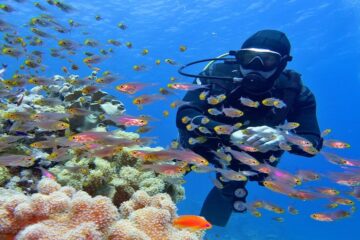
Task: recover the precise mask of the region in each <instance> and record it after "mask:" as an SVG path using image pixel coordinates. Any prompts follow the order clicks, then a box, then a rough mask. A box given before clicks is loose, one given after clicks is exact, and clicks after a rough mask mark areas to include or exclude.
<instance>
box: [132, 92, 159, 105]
mask: <svg viewBox="0 0 360 240" xmlns="http://www.w3.org/2000/svg"><path fill="white" fill-rule="evenodd" d="M163 99H164V97H163V96H162V95H160V94H151V95H148V94H143V95H141V96H139V97H137V98H135V99H134V100H133V104H135V105H138V106H141V105H144V104H149V103H152V102H154V101H156V100H163Z"/></svg>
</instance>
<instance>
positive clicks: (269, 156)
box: [176, 30, 323, 226]
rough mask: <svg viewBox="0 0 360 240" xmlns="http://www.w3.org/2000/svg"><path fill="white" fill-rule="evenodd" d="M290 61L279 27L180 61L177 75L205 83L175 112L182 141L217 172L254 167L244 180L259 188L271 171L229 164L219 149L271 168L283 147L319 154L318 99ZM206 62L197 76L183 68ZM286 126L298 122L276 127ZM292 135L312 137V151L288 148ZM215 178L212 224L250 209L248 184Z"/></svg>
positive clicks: (208, 205) (208, 206) (205, 210)
mask: <svg viewBox="0 0 360 240" xmlns="http://www.w3.org/2000/svg"><path fill="white" fill-rule="evenodd" d="M226 56H227V57H226ZM228 56H230V58H229V57H228ZM291 60H292V57H291V56H290V42H289V40H288V38H287V36H286V35H285V34H284V33H282V32H280V31H277V30H262V31H259V32H256V33H255V34H254V35H252V36H251V37H249V38H248V39H247V40H246V41H245V42H244V43H243V45H242V47H241V49H240V50H237V51H230V52H229V53H228V54H223V55H221V56H220V57H218V58H213V59H205V60H199V61H196V62H192V63H189V64H187V65H184V66H182V67H181V68H180V69H179V73H180V74H182V75H185V76H189V77H195V80H194V84H197V85H202V86H204V87H203V88H196V89H194V90H191V91H188V92H187V93H186V95H185V97H184V99H183V101H184V102H186V103H185V104H184V105H182V106H181V107H180V108H179V109H178V112H177V116H176V125H177V128H178V130H179V138H180V139H179V141H180V144H181V146H182V147H183V148H188V149H191V150H192V151H194V152H196V153H197V154H199V155H201V156H203V157H205V158H206V159H207V160H208V161H209V162H210V163H211V164H213V165H214V166H215V167H216V168H217V169H223V170H229V169H230V170H233V171H236V172H240V171H241V172H245V171H252V172H255V174H254V175H251V174H249V177H248V178H247V179H248V180H250V181H257V182H258V183H259V185H263V184H262V182H263V181H264V180H265V179H266V177H267V176H268V175H267V174H265V173H262V172H259V171H256V170H254V168H252V167H251V166H249V165H246V164H243V163H241V162H240V161H237V160H234V159H233V160H231V161H229V162H228V163H227V164H224V160H222V159H221V158H219V155H220V154H218V153H219V152H221V151H222V152H223V153H226V149H229V148H231V149H234V150H236V151H244V152H246V153H247V154H249V155H251V156H252V157H254V158H255V159H256V160H258V161H259V162H260V163H265V164H269V165H271V166H273V167H276V165H277V163H278V161H274V159H279V158H280V157H281V155H282V154H283V153H284V150H287V151H288V152H290V153H293V154H297V155H302V156H306V157H312V156H314V155H315V154H316V153H317V151H319V150H320V149H321V147H322V141H323V140H322V138H321V135H320V129H319V126H318V121H317V117H316V101H315V97H314V95H313V93H312V92H311V91H310V90H309V88H307V87H306V86H304V85H303V84H302V81H301V75H300V74H299V73H297V72H295V71H292V70H286V69H285V68H286V66H287V63H288V62H289V61H291ZM208 61H211V62H210V63H209V64H208V65H207V66H206V67H205V69H204V70H203V71H202V72H201V73H200V74H198V75H194V74H189V73H185V72H184V69H185V68H186V67H188V66H190V65H194V64H197V63H201V62H208ZM216 61H222V62H218V63H216ZM205 96H206V97H205ZM264 99H268V102H266V103H269V104H265V103H264V101H263V100H264ZM275 101H277V103H274V102H275ZM259 103H260V104H259ZM230 110H232V111H230ZM239 110H240V111H239ZM231 113H232V114H231ZM189 119H190V120H189ZM189 122H190V123H189ZM286 123H296V124H297V128H293V129H287V130H286V131H285V130H284V129H281V128H279V126H284V124H286ZM229 126H231V127H229ZM244 130H247V133H251V134H246V131H244ZM291 134H292V136H298V137H301V138H302V139H306V140H307V141H308V142H310V143H311V148H310V149H311V151H309V148H305V147H302V146H301V145H296V144H293V145H291V149H285V148H284V145H285V146H288V145H287V143H289V141H287V140H288V139H287V136H291ZM269 136H271V137H269ZM244 146H246V147H248V148H249V147H251V148H253V149H256V151H253V150H251V151H250V150H247V149H246V148H245V147H244ZM224 149H225V150H224ZM217 181H219V182H220V183H221V187H220V188H219V187H216V186H215V187H214V188H213V189H212V190H211V191H210V193H209V194H208V196H207V198H206V200H205V202H204V204H203V207H202V209H201V213H200V215H202V216H204V217H205V218H206V219H207V220H209V221H210V222H211V223H212V224H214V225H217V226H225V225H226V224H227V222H228V220H229V218H230V216H231V214H232V212H233V211H235V212H245V211H246V210H247V206H246V196H247V195H248V192H247V190H246V188H245V185H246V181H233V180H229V179H225V178H224V177H223V176H222V174H220V173H219V172H217Z"/></svg>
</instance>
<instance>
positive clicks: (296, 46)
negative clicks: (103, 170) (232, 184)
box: [0, 0, 360, 240]
mask: <svg viewBox="0 0 360 240" xmlns="http://www.w3.org/2000/svg"><path fill="white" fill-rule="evenodd" d="M39 2H40V3H41V4H42V5H44V6H45V7H46V8H47V9H48V11H46V12H44V13H47V14H50V15H52V16H54V18H56V19H57V20H58V21H59V22H60V23H63V24H64V25H65V24H67V21H68V20H69V19H74V20H75V21H76V22H79V23H80V24H81V25H82V26H81V27H79V28H76V29H73V30H72V31H71V33H66V34H60V33H56V32H51V31H50V32H49V33H51V34H53V35H54V36H55V38H56V40H59V39H71V40H74V41H77V42H79V43H82V42H83V41H84V40H85V39H87V38H92V39H96V40H98V41H99V42H100V43H101V45H100V47H99V48H104V49H108V48H109V47H110V46H109V45H108V44H107V43H106V42H107V40H108V39H118V40H120V41H121V42H126V41H131V42H132V43H133V48H131V49H128V48H126V47H125V46H121V47H118V48H116V47H113V48H114V50H115V53H114V54H112V55H109V58H108V59H105V60H104V61H103V62H102V63H100V64H97V65H96V66H97V67H99V68H101V70H109V71H111V72H113V73H117V74H119V75H120V76H122V80H121V81H120V82H133V81H140V82H147V83H158V85H157V86H154V87H153V88H149V89H146V90H144V91H143V92H142V93H154V92H155V91H157V90H158V88H159V87H164V86H166V84H167V83H169V82H170V77H177V78H179V80H178V81H179V82H190V81H192V79H186V78H184V77H182V76H180V75H179V74H178V73H177V68H178V66H171V65H168V64H165V63H164V62H163V60H164V59H165V58H171V59H174V60H175V61H177V62H178V63H180V64H185V63H187V62H190V61H194V60H199V59H204V58H212V57H216V56H218V55H220V54H223V53H225V52H228V51H229V50H235V49H238V48H239V47H240V46H241V44H242V42H243V41H244V40H245V39H246V38H247V37H249V36H250V35H251V34H253V33H254V32H256V31H258V30H261V29H278V30H281V31H283V32H285V33H286V34H287V36H288V37H289V39H290V41H291V44H292V50H291V53H292V56H293V57H294V60H293V61H292V62H291V63H289V65H288V68H289V69H294V70H296V71H298V72H300V73H301V74H302V78H303V82H304V84H305V85H307V86H308V87H309V88H310V89H311V90H312V91H313V93H314V94H315V96H316V100H317V113H318V120H319V124H320V127H321V129H326V128H331V129H332V133H331V138H335V139H340V140H344V141H346V142H349V143H350V144H351V146H352V147H351V148H350V149H346V150H339V151H333V152H336V153H339V154H340V155H342V156H345V157H349V158H352V159H359V158H360V151H359V150H358V149H359V147H360V146H359V142H358V138H359V135H360V127H359V123H360V121H359V115H360V111H359V109H360V108H359V105H360V101H359V88H360V73H359V70H360V61H359V59H360V50H359V49H360V48H359V43H360V1H358V0H336V1H335V0H333V1H320V0H315V1H314V0H301V1H300V0H284V1H280V0H267V1H266V0H255V1H250V0H196V1H191V0H184V1H181V0H168V1H165V0H161V1H160V0H138V1H130V0H128V1H126V0H124V1H119V0H118V1H100V0H94V1H85V0H76V1H67V3H69V4H71V5H72V6H73V7H74V8H75V11H73V12H70V13H64V12H62V11H60V10H59V9H56V8H55V7H53V6H50V5H48V4H47V3H46V1H39ZM2 3H8V4H11V5H12V6H13V7H14V8H15V11H14V12H11V13H5V12H1V14H0V18H1V19H2V20H5V21H7V22H8V23H11V24H13V25H14V26H16V30H17V31H18V32H19V34H20V35H22V36H26V35H29V34H30V31H29V27H28V26H25V24H26V23H28V21H29V20H30V18H31V17H35V16H37V15H39V14H41V13H43V12H42V11H40V10H39V9H37V8H35V7H34V6H33V3H34V1H24V2H23V3H17V2H16V1H2ZM96 15H100V16H101V17H102V20H100V21H97V20H95V16H96ZM119 22H123V23H125V24H126V25H127V26H128V28H127V29H126V30H121V29H119V28H118V27H117V24H118V23H119ZM83 32H88V33H89V35H83V34H82V33H83ZM56 40H55V39H44V43H45V44H44V45H43V46H41V47H34V48H32V49H33V50H35V49H37V50H40V51H43V52H44V53H45V55H44V57H43V64H44V65H45V66H46V72H45V73H43V74H44V75H46V76H52V75H54V74H60V75H62V74H64V73H63V72H62V71H61V67H62V66H66V67H68V68H69V67H70V65H71V64H69V63H68V62H67V61H65V60H61V59H58V58H52V57H51V56H50V55H49V49H50V48H52V47H57V43H56ZM0 41H1V42H2V40H0ZM180 45H185V46H187V47H188V49H187V50H186V51H185V52H180V51H179V46H180ZM145 48H146V49H149V54H148V55H146V56H142V55H141V51H142V50H143V49H145ZM85 51H94V50H93V49H92V48H85V47H81V48H79V49H78V50H77V51H76V52H77V54H76V55H73V56H70V58H71V59H72V60H73V61H74V62H75V63H77V64H78V65H79V66H80V70H79V71H77V72H72V73H74V74H79V75H81V76H87V75H89V74H90V72H91V70H90V69H89V68H88V67H87V66H86V65H84V64H82V59H83V58H84V54H83V52H85ZM156 59H161V60H162V63H161V64H160V65H159V66H156V65H155V60H156ZM23 61H24V58H23V57H22V58H19V59H18V60H16V59H14V58H11V57H8V56H4V55H0V63H6V64H8V65H9V68H8V70H7V73H6V74H10V73H13V72H14V71H15V70H17V69H19V66H20V65H21V64H22V63H23ZM135 64H138V65H139V64H144V65H145V66H146V68H147V69H146V70H145V71H142V72H135V71H133V69H132V67H133V65H135ZM203 66H204V65H200V66H196V67H193V68H191V71H193V72H194V73H197V72H199V71H200V70H201V69H202V67H203ZM5 76H8V77H10V75H5ZM117 83H118V82H117ZM117 83H115V84H117ZM114 86H115V85H111V86H108V87H107V88H104V90H105V91H107V92H109V93H111V94H113V95H115V96H117V97H118V98H119V99H120V100H121V101H122V102H123V103H124V104H125V106H126V109H127V110H126V112H127V113H128V114H130V115H140V114H146V115H151V116H152V117H154V118H155V119H156V120H155V121H154V122H153V123H152V124H151V125H152V126H154V130H153V131H151V132H150V133H148V134H146V136H156V137H157V139H156V144H154V146H155V145H161V146H163V147H166V146H168V145H169V143H170V141H171V140H172V139H174V138H176V137H177V129H176V126H175V114H176V110H174V109H171V108H170V106H169V105H170V102H172V101H173V100H176V99H181V97H182V96H183V93H182V92H180V93H179V94H178V95H177V96H173V97H170V99H167V100H165V101H159V102H155V103H153V104H151V105H146V106H144V109H142V110H140V109H138V108H137V107H136V106H134V105H133V104H132V102H131V101H132V99H131V98H129V97H127V96H125V95H122V94H119V93H118V92H117V91H116V90H115V89H114ZM164 110H168V111H169V112H170V115H169V116H168V117H167V118H165V117H163V115H162V112H163V111H164ZM130 130H131V129H130ZM279 167H280V168H281V169H284V170H287V171H290V172H295V171H297V170H299V169H308V170H314V171H316V172H319V173H322V174H324V175H325V177H324V179H323V180H321V182H319V183H316V184H323V185H326V186H334V187H337V188H338V189H341V190H343V191H347V190H348V189H347V188H345V187H341V186H337V185H334V184H333V183H331V182H330V181H329V180H328V179H326V174H327V173H329V172H331V171H338V172H340V171H343V170H342V169H341V168H340V167H339V166H335V165H332V164H331V163H329V162H328V161H326V160H325V159H324V158H323V157H322V156H316V157H314V158H304V157H299V156H294V155H290V154H286V155H284V156H283V157H282V160H281V163H280V164H279ZM186 181H187V183H186V184H185V187H186V200H184V201H182V202H180V203H179V205H178V207H179V213H180V214H198V213H199V211H200V208H201V205H202V202H203V200H204V199H205V197H206V195H207V193H208V191H209V190H210V189H211V188H212V187H213V185H212V183H211V181H210V178H209V176H208V175H203V174H195V173H191V174H189V175H188V176H186ZM249 192H250V193H249V201H251V200H266V201H270V202H272V203H276V204H278V205H280V206H282V207H285V208H286V206H288V205H294V206H296V207H297V208H298V209H299V210H300V214H299V215H297V216H292V215H289V214H284V215H283V217H284V219H285V221H284V222H282V223H278V222H276V221H274V220H272V217H275V216H277V215H275V214H271V213H266V212H264V214H263V216H262V217H261V218H255V217H253V216H251V215H250V214H233V216H232V218H231V221H230V222H229V224H228V226H227V227H225V228H218V227H214V228H213V229H211V230H209V231H208V232H207V235H206V238H207V239H209V240H213V239H222V240H230V239H231V240H235V239H239V240H240V239H254V240H263V239H286V240H288V239H291V240H293V239H294V240H302V239H326V240H333V239H359V238H360V237H358V236H357V234H358V228H359V227H360V221H359V219H360V214H359V213H358V212H355V213H354V214H353V215H352V216H351V217H349V218H346V219H343V220H340V221H335V222H332V223H322V222H317V221H314V220H312V219H311V218H310V217H309V215H310V214H311V213H314V212H317V211H322V210H324V205H325V204H326V202H325V201H322V200H318V201H305V202H302V201H300V200H294V199H289V198H287V197H284V196H282V195H279V194H276V193H273V192H270V191H269V190H267V189H264V188H261V187H259V186H258V185H257V184H254V183H251V184H250V187H249Z"/></svg>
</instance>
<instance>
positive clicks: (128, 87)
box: [116, 82, 152, 94]
mask: <svg viewBox="0 0 360 240" xmlns="http://www.w3.org/2000/svg"><path fill="white" fill-rule="evenodd" d="M149 85H152V84H147V83H137V82H129V83H123V84H120V85H117V86H116V90H118V91H120V92H123V93H127V94H134V93H136V92H138V91H140V90H141V89H143V88H144V87H146V86H149Z"/></svg>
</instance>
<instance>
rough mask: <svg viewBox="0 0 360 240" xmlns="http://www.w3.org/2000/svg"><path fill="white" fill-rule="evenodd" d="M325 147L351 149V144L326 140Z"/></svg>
mask: <svg viewBox="0 0 360 240" xmlns="http://www.w3.org/2000/svg"><path fill="white" fill-rule="evenodd" d="M323 144H324V146H326V147H330V148H340V149H342V148H349V147H350V144H348V143H346V142H342V141H338V140H333V139H328V140H324V143H323Z"/></svg>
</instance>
